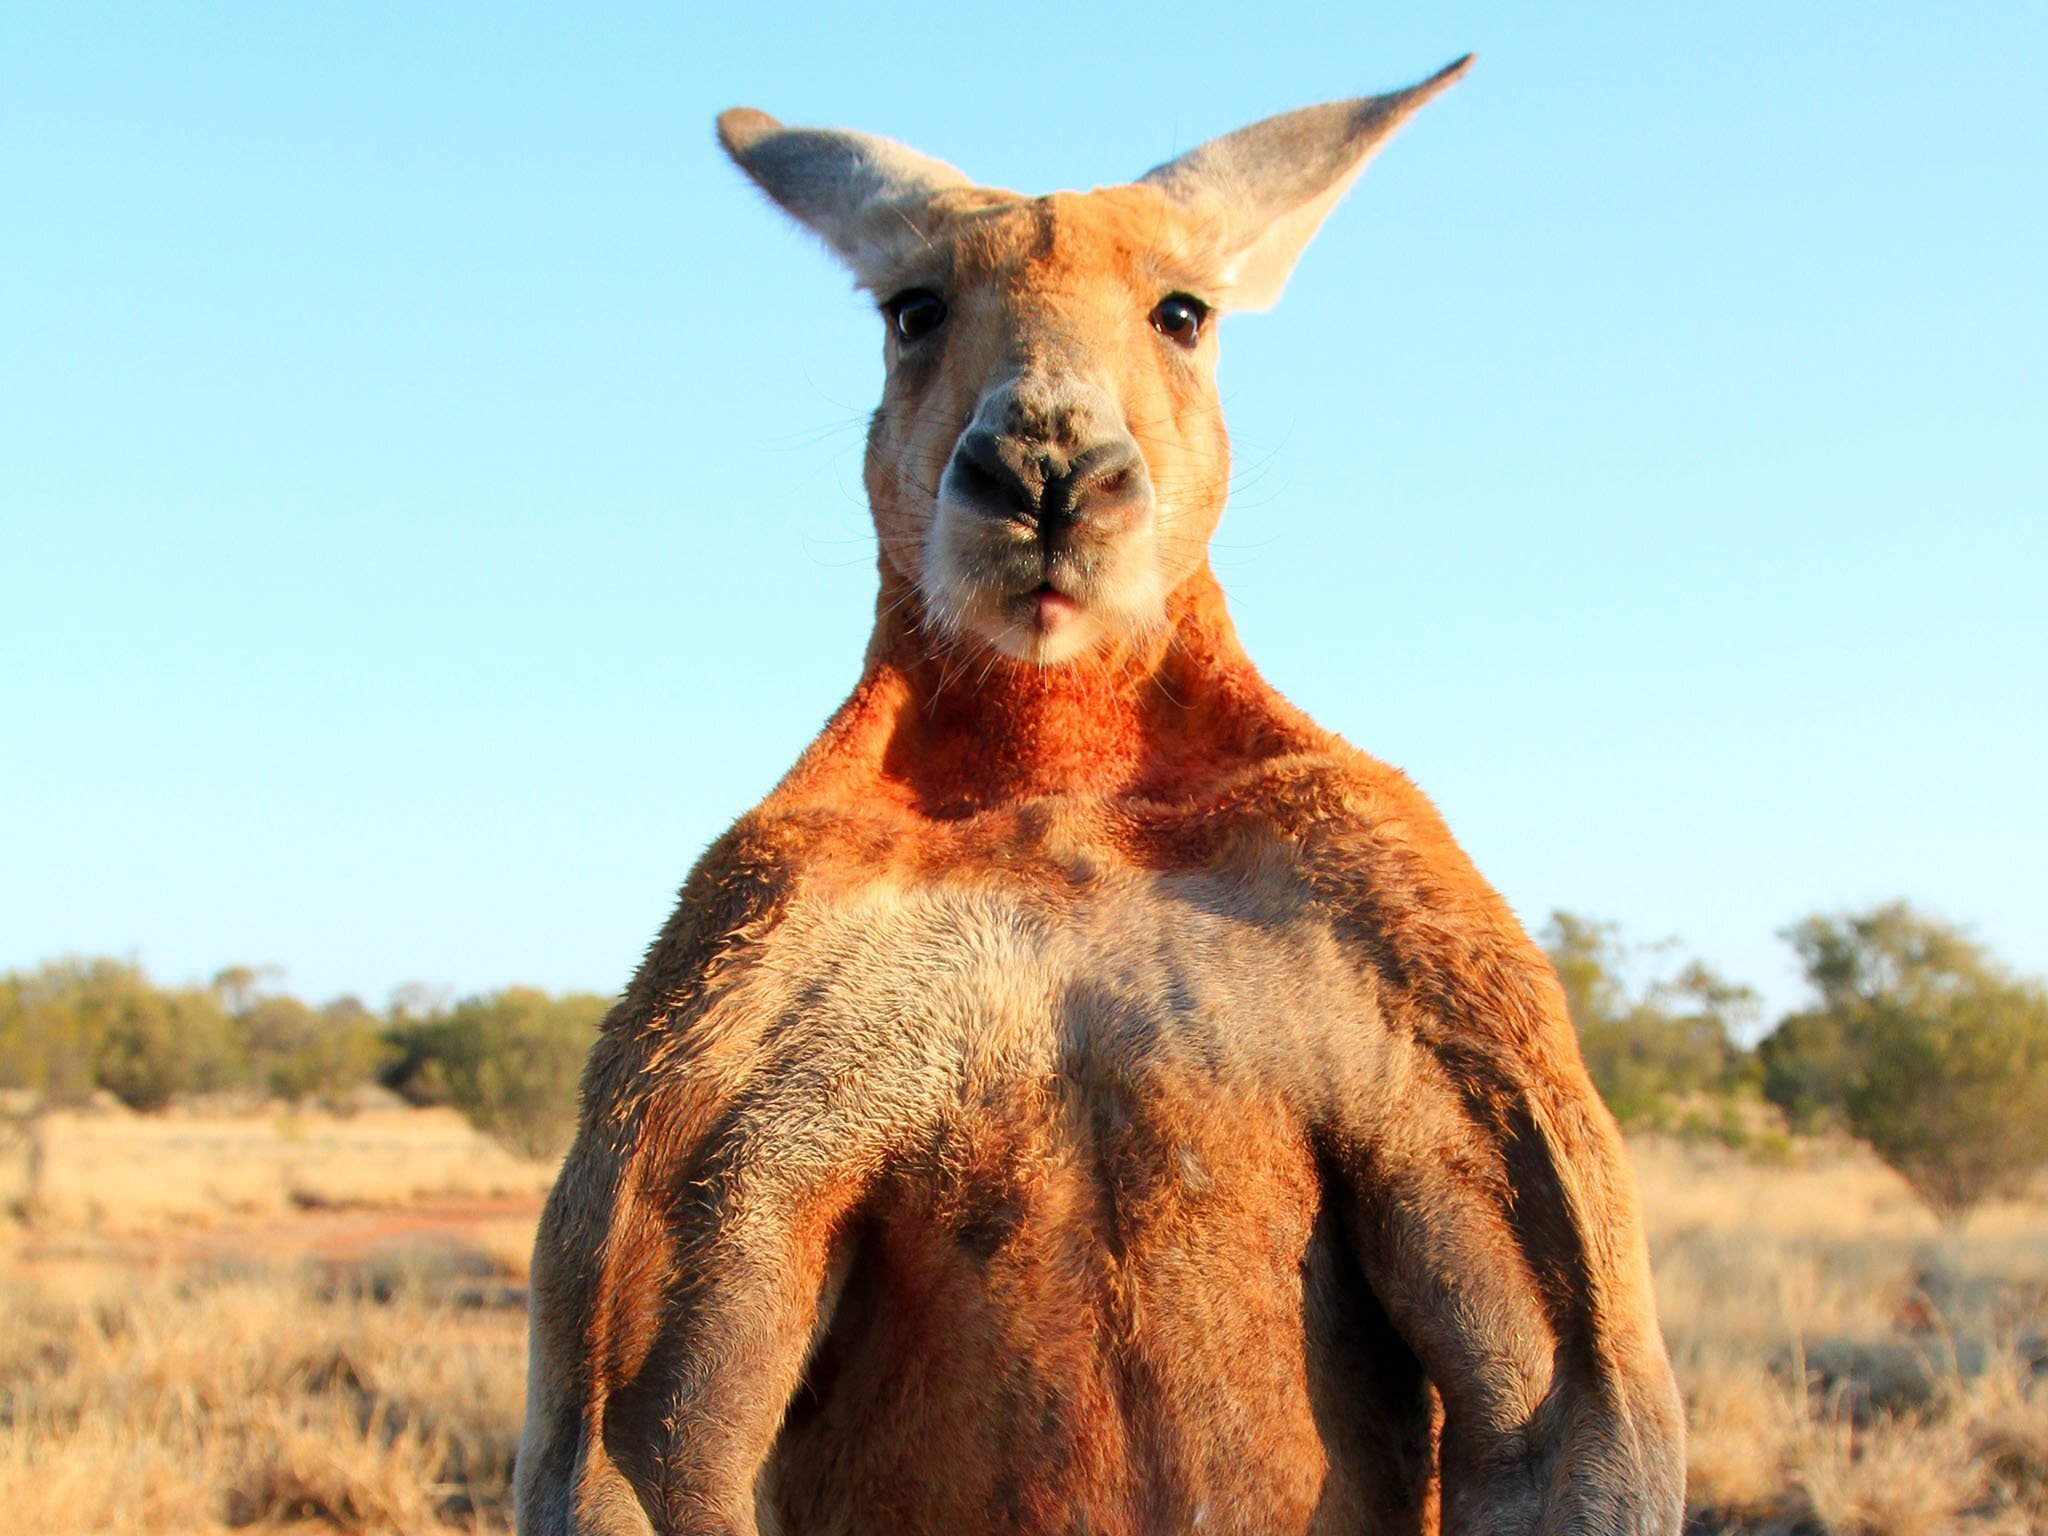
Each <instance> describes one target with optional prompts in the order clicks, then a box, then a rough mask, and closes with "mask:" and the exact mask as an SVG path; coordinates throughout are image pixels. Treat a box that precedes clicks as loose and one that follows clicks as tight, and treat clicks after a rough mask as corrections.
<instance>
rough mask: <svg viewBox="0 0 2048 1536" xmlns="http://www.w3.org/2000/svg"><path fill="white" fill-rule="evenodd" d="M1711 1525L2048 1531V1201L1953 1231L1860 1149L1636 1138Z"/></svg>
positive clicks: (1944, 1535) (1700, 1490) (1697, 1478)
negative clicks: (1764, 1158)
mask: <svg viewBox="0 0 2048 1536" xmlns="http://www.w3.org/2000/svg"><path fill="white" fill-rule="evenodd" d="M1635 1159H1636V1167H1637V1175H1638V1178H1639V1180H1640V1181H1641V1184H1642V1190H1643V1202H1644V1210H1645V1214H1646V1217H1647V1219H1648V1223H1649V1228H1650V1246H1651V1252H1652V1256H1653V1260H1654V1263H1655V1267H1656V1276H1657V1293H1658V1308H1659V1315H1660V1316H1661V1318H1662V1320H1663V1324H1664V1333H1665V1337H1666V1340H1667V1341H1668V1342H1669V1344H1670V1347H1671V1354H1672V1360H1673V1363H1674V1364H1675V1365H1676V1366H1677V1368H1678V1374H1679V1380H1680V1383H1681V1385H1682V1386H1683V1387H1684V1389H1685V1393H1686V1402H1687V1413H1688V1419H1689V1421H1690V1425H1691V1447H1690V1453H1689V1455H1690V1463H1691V1465H1690V1480H1689V1495H1690V1504H1691V1507H1692V1510H1693V1513H1694V1517H1695V1520H1696V1522H1697V1526H1696V1528H1697V1529H1699V1530H1702V1531H1721V1530H1728V1531H1758V1532H1778V1533H1792V1532H1814V1533H1840V1536H1949V1533H1955V1536H2005V1533H2027V1532H2036V1531H2048V1470H2044V1468H2048V1375H2044V1373H2043V1369H2042V1364H2041V1352H2042V1349H2043V1343H2044V1341H2043V1339H2042V1334H2043V1332H2044V1331H2048V1201H2044V1200H2042V1199H2039V1198H2035V1199H2030V1200H2023V1201H2009V1202H2005V1203H2002V1204H1999V1205H1995V1206H1989V1207H1986V1208H1984V1209H1982V1210H1980V1211H1978V1212H1976V1213H1975V1214H1974V1215H1973V1216H1972V1217H1971V1218H1970V1220H1969V1221H1968V1222H1966V1223H1964V1224H1963V1225H1961V1226H1960V1227H1957V1228H1952V1229H1944V1228H1942V1227H1941V1226H1940V1225H1939V1224H1938V1223H1937V1222H1936V1221H1935V1220H1934V1218H1933V1217H1932V1216H1930V1215H1929V1214H1928V1213H1927V1211H1926V1210H1925V1209H1924V1208H1923V1207H1922V1206H1920V1205H1919V1204H1918V1203H1917V1202H1916V1201H1915V1200H1914V1198H1913V1197H1912V1195H1911V1193H1910V1192H1909V1191H1908V1190H1907V1189H1906V1187H1905V1185H1904V1184H1903V1183H1901V1182H1900V1180H1899V1179H1898V1178H1897V1177H1896V1176H1895V1175H1893V1174H1892V1173H1891V1172H1890V1171H1889V1170H1887V1169H1886V1168H1884V1167H1883V1166H1882V1165H1881V1164H1879V1163H1878V1162H1877V1161H1876V1160H1875V1159H1874V1158H1872V1157H1870V1156H1869V1155H1868V1154H1867V1153H1864V1152H1862V1151H1860V1150H1858V1149H1855V1148H1850V1147H1841V1146H1830V1145H1803V1146H1801V1147H1800V1148H1798V1149H1797V1153H1796V1155H1795V1157H1794V1159H1793V1160H1792V1161H1790V1162H1788V1163H1786V1164H1784V1165H1782V1166H1772V1165H1762V1166H1760V1165H1758V1164H1755V1163H1752V1162H1750V1161H1747V1160H1745V1159H1743V1158H1741V1157H1739V1156H1737V1155H1735V1154H1733V1153H1728V1152H1720V1151H1711V1150H1705V1149H1700V1148H1688V1147H1680V1146H1677V1145H1675V1144H1671V1143H1665V1142H1657V1141H1648V1142H1643V1143H1639V1144H1638V1145H1637V1146H1636V1148H1635Z"/></svg>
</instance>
